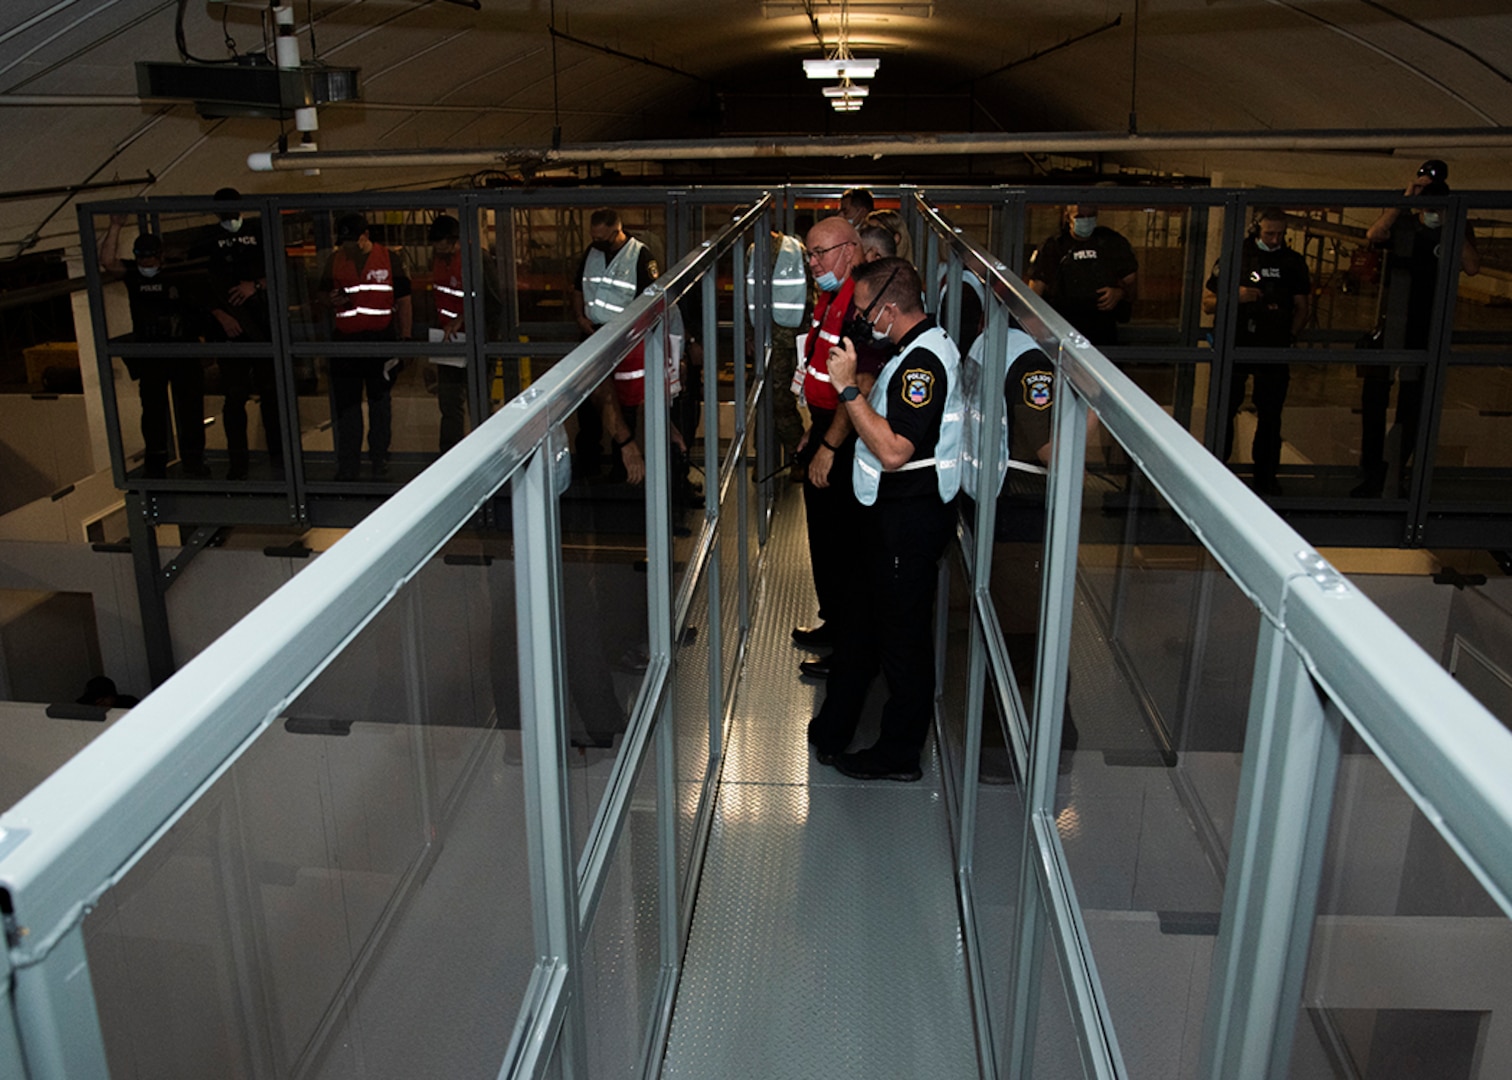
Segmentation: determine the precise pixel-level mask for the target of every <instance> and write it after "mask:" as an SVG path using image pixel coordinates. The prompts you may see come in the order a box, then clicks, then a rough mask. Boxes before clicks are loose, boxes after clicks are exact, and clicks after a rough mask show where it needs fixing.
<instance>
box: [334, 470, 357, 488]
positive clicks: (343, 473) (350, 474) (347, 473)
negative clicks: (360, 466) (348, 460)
mask: <svg viewBox="0 0 1512 1080" xmlns="http://www.w3.org/2000/svg"><path fill="white" fill-rule="evenodd" d="M336 479H337V480H338V481H339V482H341V483H343V484H344V483H347V482H349V481H352V480H356V479H357V470H356V469H354V468H349V467H347V466H342V467H341V468H339V469H337V470H336Z"/></svg>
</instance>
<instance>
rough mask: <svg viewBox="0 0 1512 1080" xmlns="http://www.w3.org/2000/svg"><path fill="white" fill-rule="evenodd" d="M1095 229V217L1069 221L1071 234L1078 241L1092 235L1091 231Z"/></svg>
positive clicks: (1094, 215)
mask: <svg viewBox="0 0 1512 1080" xmlns="http://www.w3.org/2000/svg"><path fill="white" fill-rule="evenodd" d="M1095 228H1097V215H1096V214H1093V215H1092V216H1091V217H1079V218H1072V219H1071V232H1072V233H1073V234H1074V235H1075V236H1076V237H1078V238H1079V239H1082V240H1085V239H1086V238H1087V237H1089V236H1091V235H1092V230H1093V229H1095Z"/></svg>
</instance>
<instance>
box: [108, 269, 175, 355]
mask: <svg viewBox="0 0 1512 1080" xmlns="http://www.w3.org/2000/svg"><path fill="white" fill-rule="evenodd" d="M121 266H122V268H123V269H124V271H125V278H124V280H125V284H126V296H127V298H128V299H129V300H130V303H131V334H132V340H133V341H152V342H156V341H182V340H183V339H184V305H183V302H182V299H181V297H180V295H179V287H178V285H177V283H176V282H175V279H174V278H173V277H172V276H170V275H169V274H166V273H164V272H163V271H162V270H161V269H159V271H158V273H157V274H155V275H154V276H152V277H148V276H146V275H145V274H143V273H142V271H141V270H140V269H139V268H138V266H137V261H136V260H135V259H122V260H121Z"/></svg>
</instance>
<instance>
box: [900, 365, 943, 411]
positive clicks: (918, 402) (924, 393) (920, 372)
mask: <svg viewBox="0 0 1512 1080" xmlns="http://www.w3.org/2000/svg"><path fill="white" fill-rule="evenodd" d="M934 379H935V377H934V372H932V371H929V370H927V369H926V368H909V369H908V370H907V371H905V372H904V373H903V400H904V401H906V402H908V404H910V405H912V406H913V407H914V408H916V409H922V408H923V407H924V406H925V405H928V404H929V403H930V401H931V400H932V399H933V398H934Z"/></svg>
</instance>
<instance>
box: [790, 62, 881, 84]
mask: <svg viewBox="0 0 1512 1080" xmlns="http://www.w3.org/2000/svg"><path fill="white" fill-rule="evenodd" d="M881 64H882V61H880V60H857V59H855V58H854V57H849V58H846V59H843V60H805V61H804V62H803V73H804V74H805V75H807V76H808V77H809V78H810V79H870V78H872V77H873V76H874V75H876V74H877V68H878V67H880V66H881Z"/></svg>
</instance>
